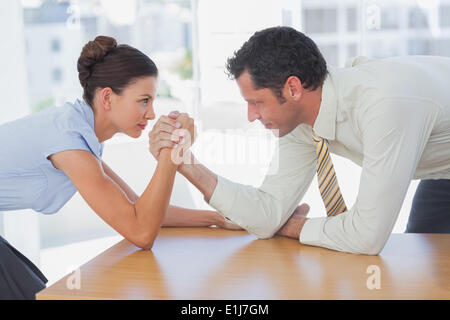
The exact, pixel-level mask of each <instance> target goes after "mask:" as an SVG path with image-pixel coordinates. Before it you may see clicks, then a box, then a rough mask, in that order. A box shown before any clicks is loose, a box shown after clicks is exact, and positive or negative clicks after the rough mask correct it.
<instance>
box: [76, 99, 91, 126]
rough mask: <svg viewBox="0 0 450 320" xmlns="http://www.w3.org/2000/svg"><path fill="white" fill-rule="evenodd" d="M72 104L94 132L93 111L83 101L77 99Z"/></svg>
mask: <svg viewBox="0 0 450 320" xmlns="http://www.w3.org/2000/svg"><path fill="white" fill-rule="evenodd" d="M74 104H75V106H77V109H79V110H80V112H81V114H82V115H83V117H84V118H85V119H86V121H87V123H88V124H89V126H90V127H91V128H92V130H94V110H92V108H91V107H90V106H89V105H88V104H87V103H86V102H85V101H84V100H80V99H77V100H76V101H75V103H74Z"/></svg>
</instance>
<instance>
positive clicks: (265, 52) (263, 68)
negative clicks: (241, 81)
mask: <svg viewBox="0 0 450 320" xmlns="http://www.w3.org/2000/svg"><path fill="white" fill-rule="evenodd" d="M226 68H227V71H228V76H229V77H230V78H231V79H238V78H239V77H240V76H241V74H242V73H243V72H244V71H247V72H248V73H249V74H250V76H251V78H252V81H253V83H254V86H255V89H263V88H269V89H271V90H272V91H273V93H274V94H275V96H276V97H277V99H278V100H279V101H280V103H284V102H285V101H286V100H285V98H284V97H283V94H282V88H283V86H284V84H285V82H286V80H287V79H288V78H289V77H290V76H296V77H297V78H299V79H300V81H301V82H302V85H303V87H304V88H305V89H311V90H315V89H317V88H318V87H319V86H321V85H322V84H323V82H324V80H325V77H326V75H327V72H328V71H327V64H326V62H325V59H324V58H323V56H322V54H321V53H320V51H319V49H318V48H317V45H316V44H315V43H314V41H312V40H311V39H310V38H308V37H307V36H305V35H304V34H303V33H301V32H300V31H297V30H295V29H293V28H290V27H273V28H268V29H264V30H261V31H258V32H256V33H255V34H254V35H253V36H252V37H251V38H250V39H249V40H248V41H247V42H245V43H244V45H243V46H242V47H241V48H240V49H239V50H237V51H235V52H234V55H233V56H232V57H230V58H228V60H227V65H226Z"/></svg>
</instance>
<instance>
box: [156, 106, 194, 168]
mask: <svg viewBox="0 0 450 320" xmlns="http://www.w3.org/2000/svg"><path fill="white" fill-rule="evenodd" d="M195 135H196V130H195V125H194V120H193V119H192V118H190V117H189V115H188V114H187V113H181V114H180V113H179V112H178V111H172V112H171V113H170V114H169V115H168V116H161V117H160V118H159V119H158V121H157V122H156V124H155V125H154V126H153V128H152V130H151V131H150V133H149V140H150V152H151V154H152V155H153V156H154V157H155V159H156V160H158V159H159V154H160V152H161V150H162V149H163V148H174V147H177V146H178V145H179V144H182V143H184V142H185V141H186V139H188V140H187V141H189V142H190V145H192V144H193V143H194V140H195ZM190 145H189V146H187V147H190ZM185 146H186V144H183V147H185Z"/></svg>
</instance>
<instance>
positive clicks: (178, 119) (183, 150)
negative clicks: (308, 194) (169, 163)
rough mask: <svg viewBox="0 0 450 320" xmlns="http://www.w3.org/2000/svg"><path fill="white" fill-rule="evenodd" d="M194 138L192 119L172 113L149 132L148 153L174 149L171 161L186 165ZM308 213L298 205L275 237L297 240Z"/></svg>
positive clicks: (182, 114)
mask: <svg viewBox="0 0 450 320" xmlns="http://www.w3.org/2000/svg"><path fill="white" fill-rule="evenodd" d="M195 138H196V127H195V124H194V119H192V118H191V117H189V115H188V114H187V113H180V112H178V111H172V112H171V113H169V115H167V116H161V117H160V118H159V119H158V121H157V122H156V124H155V125H154V126H153V129H152V130H151V131H150V133H149V140H150V153H151V154H152V155H153V156H154V157H155V159H156V160H158V159H159V154H160V153H161V150H162V149H164V148H169V149H174V150H175V155H176V156H175V158H174V156H172V160H173V161H175V162H177V161H178V162H177V164H178V165H180V164H181V163H182V162H184V163H186V161H191V160H192V157H191V153H190V151H189V150H188V149H189V148H190V147H191V146H192V144H193V143H194V141H195ZM172 155H174V153H172ZM190 163H191V162H190ZM308 212H309V206H308V205H307V204H306V203H303V204H301V205H299V206H298V207H297V208H296V209H295V210H294V212H293V213H292V215H291V216H290V217H289V219H288V220H287V221H286V223H285V224H284V225H283V226H282V227H281V228H280V229H279V230H278V231H277V233H276V235H279V236H284V237H289V238H294V239H297V240H299V237H300V232H301V230H302V228H303V225H304V224H305V222H306V220H307V218H306V216H307V214H308ZM224 223H225V226H224V227H225V228H226V229H240V227H239V226H237V225H235V224H233V223H230V222H226V221H225V222H224Z"/></svg>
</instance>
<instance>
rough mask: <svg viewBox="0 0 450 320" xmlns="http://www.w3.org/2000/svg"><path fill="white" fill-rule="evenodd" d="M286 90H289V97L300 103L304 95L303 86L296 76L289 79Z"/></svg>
mask: <svg viewBox="0 0 450 320" xmlns="http://www.w3.org/2000/svg"><path fill="white" fill-rule="evenodd" d="M285 88H286V89H287V90H286V91H287V93H288V95H289V96H290V97H291V98H292V99H294V100H296V101H298V100H300V98H301V97H302V94H303V86H302V82H301V81H300V79H299V78H298V77H296V76H290V77H289V78H287V80H286V83H285Z"/></svg>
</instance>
